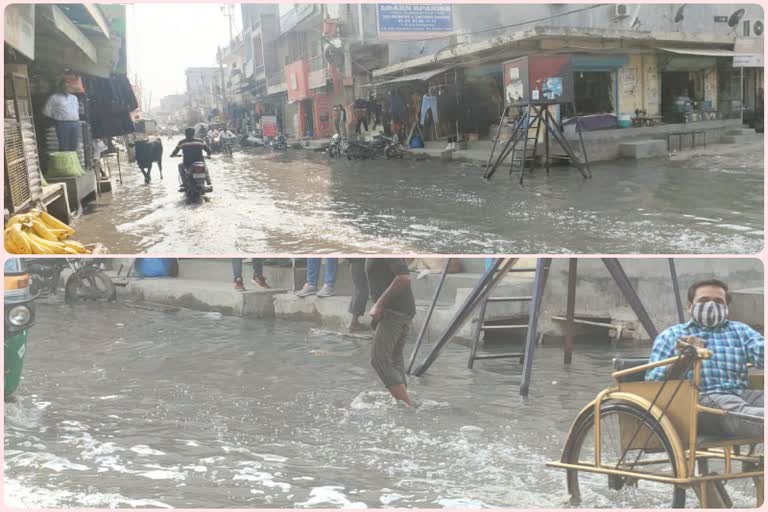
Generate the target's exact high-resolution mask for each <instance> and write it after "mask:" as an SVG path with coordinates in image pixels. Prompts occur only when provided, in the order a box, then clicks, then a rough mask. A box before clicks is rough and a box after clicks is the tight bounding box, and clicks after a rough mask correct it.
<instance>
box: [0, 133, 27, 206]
mask: <svg viewBox="0 0 768 512" xmlns="http://www.w3.org/2000/svg"><path fill="white" fill-rule="evenodd" d="M4 129H5V132H4V133H5V147H4V148H3V149H4V153H5V174H6V184H7V187H8V191H9V192H10V196H11V205H12V206H13V211H14V212H16V211H18V210H20V209H22V208H24V207H25V206H26V205H27V204H29V202H30V201H31V199H32V194H31V189H30V186H29V176H28V173H27V160H26V158H25V154H24V143H23V141H22V136H21V126H19V123H18V122H17V121H16V120H15V119H5V125H4Z"/></svg>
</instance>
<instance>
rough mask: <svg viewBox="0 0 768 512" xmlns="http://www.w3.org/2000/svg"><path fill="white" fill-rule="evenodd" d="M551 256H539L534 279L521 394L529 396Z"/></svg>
mask: <svg viewBox="0 0 768 512" xmlns="http://www.w3.org/2000/svg"><path fill="white" fill-rule="evenodd" d="M551 263H552V259H551V258H539V260H538V261H537V262H536V277H535V278H534V280H533V299H532V300H531V306H530V309H529V314H528V332H527V333H526V336H525V356H524V359H523V376H522V380H521V381H520V395H522V396H524V397H527V396H528V389H529V388H530V384H531V373H532V371H533V353H534V351H535V349H536V340H537V336H536V330H537V328H538V325H539V313H540V312H541V299H542V297H543V295H544V287H545V286H546V284H547V277H548V275H549V266H550V264H551Z"/></svg>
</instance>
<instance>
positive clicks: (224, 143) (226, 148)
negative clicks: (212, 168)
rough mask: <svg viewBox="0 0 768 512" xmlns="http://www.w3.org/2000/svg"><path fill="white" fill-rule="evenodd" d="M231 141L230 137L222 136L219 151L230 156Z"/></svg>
mask: <svg viewBox="0 0 768 512" xmlns="http://www.w3.org/2000/svg"><path fill="white" fill-rule="evenodd" d="M232 143H233V140H232V139H229V138H226V137H222V139H221V152H222V153H224V154H225V155H226V156H232Z"/></svg>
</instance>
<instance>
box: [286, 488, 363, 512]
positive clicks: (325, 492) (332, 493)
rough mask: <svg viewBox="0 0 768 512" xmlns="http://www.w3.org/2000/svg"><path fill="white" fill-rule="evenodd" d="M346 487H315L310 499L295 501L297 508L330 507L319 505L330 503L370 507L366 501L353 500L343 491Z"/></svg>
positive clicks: (335, 505) (333, 504)
mask: <svg viewBox="0 0 768 512" xmlns="http://www.w3.org/2000/svg"><path fill="white" fill-rule="evenodd" d="M343 490H344V487H338V486H333V485H327V486H323V487H315V488H313V489H312V490H311V491H309V499H308V500H307V501H304V502H301V503H294V504H293V506H294V507H296V508H329V507H319V506H318V505H324V506H326V505H330V506H332V507H340V508H358V509H360V508H368V507H367V506H366V504H365V503H362V502H353V501H351V500H350V499H349V498H348V497H347V496H346V495H345V494H344V493H343V492H341V491H343Z"/></svg>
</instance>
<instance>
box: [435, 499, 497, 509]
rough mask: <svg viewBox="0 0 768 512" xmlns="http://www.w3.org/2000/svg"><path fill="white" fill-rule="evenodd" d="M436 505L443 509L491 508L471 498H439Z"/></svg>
mask: <svg viewBox="0 0 768 512" xmlns="http://www.w3.org/2000/svg"><path fill="white" fill-rule="evenodd" d="M435 503H437V504H438V505H440V506H441V507H443V508H457V509H461V508H491V507H490V505H486V504H485V503H483V502H482V501H480V500H473V499H470V498H438V499H437V500H435Z"/></svg>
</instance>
